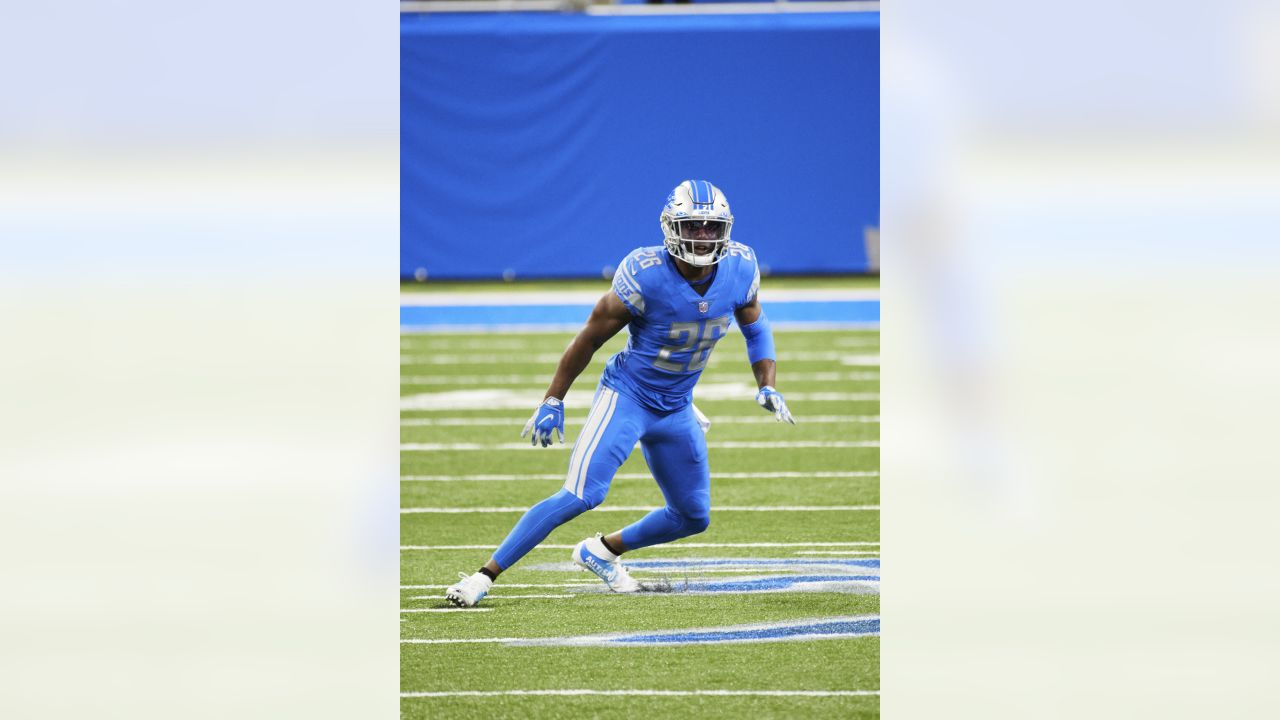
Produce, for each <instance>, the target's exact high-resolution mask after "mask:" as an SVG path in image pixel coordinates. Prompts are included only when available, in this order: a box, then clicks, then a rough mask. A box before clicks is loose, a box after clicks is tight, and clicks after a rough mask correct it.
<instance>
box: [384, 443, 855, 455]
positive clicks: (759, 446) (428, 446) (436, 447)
mask: <svg viewBox="0 0 1280 720" xmlns="http://www.w3.org/2000/svg"><path fill="white" fill-rule="evenodd" d="M639 446H640V445H639V443H637V444H636V447H639ZM530 447H532V446H531V445H530V444H529V443H519V442H516V443H498V444H486V443H401V444H400V450H401V451H403V452H454V451H463V450H527V449H529V448H530ZM548 447H551V448H555V449H557V450H568V449H570V448H571V447H572V446H571V445H565V444H560V443H553V444H551V445H548ZM707 447H708V448H710V449H712V450H773V449H785V448H878V447H880V441H879V440H779V441H769V442H755V441H738V440H723V441H720V442H709V443H707Z"/></svg>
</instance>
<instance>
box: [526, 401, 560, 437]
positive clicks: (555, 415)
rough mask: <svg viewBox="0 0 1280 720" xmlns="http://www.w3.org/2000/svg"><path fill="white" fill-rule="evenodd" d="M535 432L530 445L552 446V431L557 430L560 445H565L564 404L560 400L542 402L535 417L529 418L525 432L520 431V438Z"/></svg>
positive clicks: (534, 413)
mask: <svg viewBox="0 0 1280 720" xmlns="http://www.w3.org/2000/svg"><path fill="white" fill-rule="evenodd" d="M530 430H532V431H533V437H531V438H529V444H530V445H537V444H538V443H542V447H546V446H548V445H550V444H551V431H552V430H555V431H556V432H558V433H560V444H561V445H563V444H564V403H562V402H560V400H559V399H557V398H553V397H549V398H547V399H546V400H543V401H542V404H541V405H539V406H538V409H537V410H534V411H533V417H531V418H529V422H527V423H525V424H524V430H522V431H520V437H524V436H525V435H528V434H529V431H530Z"/></svg>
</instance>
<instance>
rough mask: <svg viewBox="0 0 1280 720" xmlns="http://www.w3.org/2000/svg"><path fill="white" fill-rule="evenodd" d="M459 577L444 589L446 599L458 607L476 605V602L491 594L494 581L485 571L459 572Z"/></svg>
mask: <svg viewBox="0 0 1280 720" xmlns="http://www.w3.org/2000/svg"><path fill="white" fill-rule="evenodd" d="M458 577H459V578H461V579H460V580H458V582H457V583H455V584H453V585H450V586H449V589H447V590H445V591H444V599H445V600H448V601H449V602H451V603H453V604H454V605H457V606H458V607H475V605H476V603H478V602H480V600H481V599H482V598H484V596H485V595H488V594H489V588H491V587H493V581H492V580H490V579H489V576H488V575H485V574H484V573H479V572H478V573H476V574H475V575H467V574H466V573H458Z"/></svg>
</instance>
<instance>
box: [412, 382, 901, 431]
mask: <svg viewBox="0 0 1280 720" xmlns="http://www.w3.org/2000/svg"><path fill="white" fill-rule="evenodd" d="M544 394H545V393H544V392H543V391H542V390H537V389H528V388H499V387H470V388H440V389H439V390H437V391H435V392H423V393H412V394H408V395H402V396H401V397H400V410H401V412H405V411H414V410H423V411H435V412H444V411H453V412H457V411H472V410H512V411H519V413H517V414H520V415H523V414H527V413H528V412H529V409H530V408H536V407H537V406H538V403H540V402H542V398H543V395H544ZM755 396H756V387H755V384H754V383H751V384H748V383H746V382H727V383H726V382H704V383H701V384H700V385H698V387H697V391H696V392H695V393H694V398H693V400H694V402H696V403H698V404H699V405H700V406H702V409H703V410H706V409H707V408H708V405H706V404H709V403H716V402H722V401H727V400H732V401H733V402H734V403H735V405H734V406H733V407H734V408H735V409H741V410H745V409H749V408H750V407H751V404H752V401H753V398H755ZM786 396H787V399H788V400H791V401H792V403H793V405H794V403H795V402H796V401H804V400H815V401H826V400H831V401H847V402H853V401H878V400H879V399H880V393H878V392H792V391H790V390H787V391H786ZM594 397H595V396H594V393H593V392H592V391H591V390H587V389H579V390H570V391H569V394H568V395H567V396H565V404H566V405H568V406H569V407H571V408H584V407H589V406H590V405H591V404H592V403H593V402H594ZM710 414H711V416H712V417H713V421H714V417H715V416H717V415H720V414H721V412H720V411H718V410H716V411H712V412H711V413H710ZM727 414H732V415H739V414H742V415H745V414H746V413H745V412H743V413H737V412H734V413H727ZM799 420H800V422H804V418H803V415H801V416H799Z"/></svg>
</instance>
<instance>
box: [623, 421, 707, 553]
mask: <svg viewBox="0 0 1280 720" xmlns="http://www.w3.org/2000/svg"><path fill="white" fill-rule="evenodd" d="M640 443H641V445H640V447H641V449H642V450H643V451H644V459H645V462H647V463H648V464H649V470H650V471H651V472H652V473H653V477H654V479H655V480H657V481H658V487H659V488H661V489H662V496H663V497H664V498H666V501H667V504H666V507H662V508H658V509H657V510H654V511H653V512H651V513H649V514H648V515H645V516H644V517H643V518H641V519H640V520H639V521H637V522H635V523H632V524H631V525H628V526H627V527H625V528H623V529H622V530H619V531H618V532H616V533H614V534H612V535H609V536H608V537H606V538H604V540H605V541H607V543H608V544H609V545H610V546H612V547H613V548H614V549H615V550H616V551H617V552H619V553H621V552H626V551H627V550H636V549H639V548H643V547H649V546H650V545H658V544H661V543H666V542H671V541H672V540H679V539H680V538H682V537H688V536H690V535H696V534H697V533H700V532H702V531H703V530H706V529H707V526H708V525H710V524H711V469H710V466H709V465H708V463H707V440H706V438H705V437H704V436H703V433H702V430H701V429H700V428H699V427H698V423H697V420H696V419H695V417H694V413H693V410H692V408H691V407H686V408H685V409H684V410H682V411H680V412H678V413H673V414H671V415H669V416H667V417H666V418H663V420H662V421H661V422H659V423H656V424H655V425H654V426H653V427H651V428H650V430H649V433H648V434H647V435H645V436H644V437H643V438H641V441H640Z"/></svg>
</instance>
